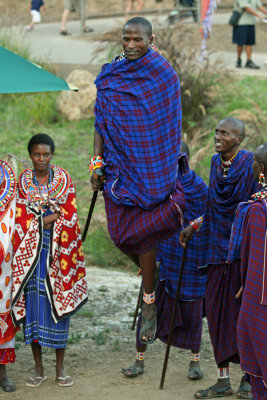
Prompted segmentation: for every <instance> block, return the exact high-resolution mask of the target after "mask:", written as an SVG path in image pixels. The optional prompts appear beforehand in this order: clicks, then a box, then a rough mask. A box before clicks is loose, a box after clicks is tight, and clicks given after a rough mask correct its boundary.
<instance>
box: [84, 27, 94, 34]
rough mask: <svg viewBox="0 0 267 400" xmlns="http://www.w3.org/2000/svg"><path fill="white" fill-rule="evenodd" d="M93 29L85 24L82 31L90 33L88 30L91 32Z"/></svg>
mask: <svg viewBox="0 0 267 400" xmlns="http://www.w3.org/2000/svg"><path fill="white" fill-rule="evenodd" d="M93 31H94V30H93V28H90V27H89V26H86V27H85V28H84V29H83V32H84V33H90V32H93Z"/></svg>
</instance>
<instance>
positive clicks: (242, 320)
mask: <svg viewBox="0 0 267 400" xmlns="http://www.w3.org/2000/svg"><path fill="white" fill-rule="evenodd" d="M266 232H267V199H262V200H257V201H255V202H254V203H252V204H251V205H250V207H249V209H248V211H247V214H246V217H245V221H244V225H243V240H242V247H241V280H242V286H244V291H243V298H242V306H241V310H240V314H239V319H238V327H237V340H238V348H239V352H240V360H241V362H240V364H241V368H242V369H243V370H244V371H246V372H247V373H248V374H250V375H252V376H255V377H261V378H262V381H263V383H264V385H265V387H267V363H266V359H267V346H266V343H267V259H266V254H267V233H266ZM252 378H253V377H252ZM251 385H252V390H253V395H254V391H255V393H257V389H256V388H253V379H252V382H251ZM265 396H267V392H266V393H265ZM254 398H255V399H261V400H262V399H265V398H267V397H260V394H259V393H258V394H256V395H255V397H254Z"/></svg>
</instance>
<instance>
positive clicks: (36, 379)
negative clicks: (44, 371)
mask: <svg viewBox="0 0 267 400" xmlns="http://www.w3.org/2000/svg"><path fill="white" fill-rule="evenodd" d="M46 379H47V376H33V377H32V378H28V379H27V382H26V386H28V387H32V388H34V387H38V386H40V385H41V383H43V382H44V381H45V380H46Z"/></svg>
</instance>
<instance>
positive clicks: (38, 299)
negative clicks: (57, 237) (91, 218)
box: [23, 211, 70, 349]
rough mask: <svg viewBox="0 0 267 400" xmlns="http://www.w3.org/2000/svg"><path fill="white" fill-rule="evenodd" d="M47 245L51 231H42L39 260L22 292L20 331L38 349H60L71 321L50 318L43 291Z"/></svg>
mask: <svg viewBox="0 0 267 400" xmlns="http://www.w3.org/2000/svg"><path fill="white" fill-rule="evenodd" d="M49 213H51V212H49V211H48V212H47V213H46V215H49ZM49 242H50V231H49V230H47V229H44V235H43V246H42V250H41V255H40V260H39V262H38V264H37V266H36V268H35V270H34V271H33V274H32V275H31V277H30V279H29V281H28V283H27V285H26V286H25V289H24V293H25V300H26V319H25V321H24V323H23V332H24V340H25V343H26V344H30V343H32V342H33V341H37V342H38V343H39V344H40V345H41V346H44V347H52V348H55V349H59V348H64V347H66V345H67V342H68V331H69V321H70V318H69V317H67V318H64V319H62V320H61V321H60V322H58V323H57V324H56V323H55V322H54V320H53V318H52V314H51V304H50V302H49V300H48V297H47V293H46V288H45V279H46V276H47V261H48V258H49V247H50V246H49Z"/></svg>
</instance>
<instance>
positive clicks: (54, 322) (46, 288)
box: [12, 134, 87, 387]
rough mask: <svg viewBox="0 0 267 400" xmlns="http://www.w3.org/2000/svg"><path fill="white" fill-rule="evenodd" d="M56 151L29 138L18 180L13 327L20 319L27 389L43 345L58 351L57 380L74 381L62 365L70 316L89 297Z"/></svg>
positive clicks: (37, 379) (68, 188)
mask: <svg viewBox="0 0 267 400" xmlns="http://www.w3.org/2000/svg"><path fill="white" fill-rule="evenodd" d="M54 150H55V145H54V142H53V140H52V139H51V137H49V136H48V135H46V134H38V135H35V136H33V137H32V138H31V140H30V141H29V143H28V152H29V155H30V158H31V160H32V163H33V168H27V169H25V170H24V171H23V172H22V173H21V174H20V176H19V179H18V191H17V193H18V194H17V207H16V230H15V235H14V258H13V276H14V279H13V293H12V306H13V307H12V317H13V320H14V322H15V324H16V325H18V324H20V323H21V322H23V330H24V340H25V343H26V344H31V348H32V352H33V357H34V361H35V373H34V375H33V376H32V377H30V378H29V379H28V380H27V382H26V385H27V386H29V387H37V386H39V385H40V384H41V383H42V382H43V381H44V380H45V379H46V376H45V375H44V368H43V363H42V346H45V347H52V348H55V350H56V382H58V384H59V385H60V386H71V385H72V384H73V381H72V379H71V378H70V377H69V376H67V375H66V374H65V372H64V368H63V360H64V351H65V347H66V345H67V340H68V329H69V317H70V316H71V315H72V314H73V313H74V312H75V311H77V309H79V308H80V307H81V306H82V305H83V304H84V303H85V302H86V301H87V283H86V278H85V265H84V256H83V250H82V243H81V237H80V229H79V225H78V216H77V207H76V197H75V189H74V185H73V183H72V181H71V178H70V176H69V174H68V172H67V171H66V170H64V169H63V168H61V167H58V166H56V165H50V161H51V160H52V157H53V154H54Z"/></svg>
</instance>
